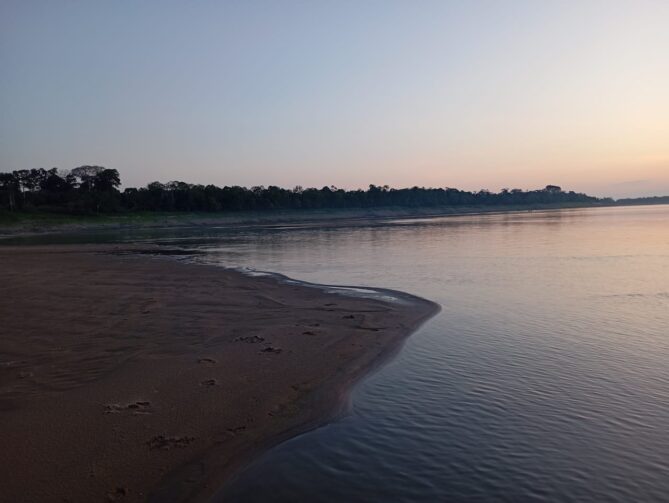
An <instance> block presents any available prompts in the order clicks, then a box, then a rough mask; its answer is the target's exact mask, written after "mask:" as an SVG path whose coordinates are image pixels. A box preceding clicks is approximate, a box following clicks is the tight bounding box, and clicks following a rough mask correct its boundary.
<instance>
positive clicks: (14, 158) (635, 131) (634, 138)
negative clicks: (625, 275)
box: [0, 0, 669, 197]
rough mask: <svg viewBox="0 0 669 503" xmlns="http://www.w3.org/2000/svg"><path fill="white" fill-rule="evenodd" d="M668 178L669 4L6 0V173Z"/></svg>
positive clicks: (1, 23) (632, 182) (355, 180)
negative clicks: (88, 168)
mask: <svg viewBox="0 0 669 503" xmlns="http://www.w3.org/2000/svg"><path fill="white" fill-rule="evenodd" d="M84 164H95V165H103V166H105V167H108V168H115V169H117V170H119V172H120V173H121V177H122V180H123V185H124V186H126V187H128V186H141V185H145V184H146V183H148V182H151V181H154V180H159V181H163V182H166V181H170V180H183V181H187V182H191V183H203V184H209V183H213V184H217V185H244V186H253V185H265V186H267V185H279V186H282V187H293V186H295V185H302V186H304V187H308V186H316V187H322V186H325V185H328V186H329V185H336V186H338V187H344V188H356V187H366V186H367V185H369V184H372V183H373V184H377V185H384V184H388V185H391V186H394V187H406V186H414V185H418V186H432V187H457V188H461V189H467V190H478V189H483V188H485V189H490V190H498V189H500V188H503V187H507V188H523V189H532V188H539V187H543V186H545V185H547V184H557V185H560V186H562V187H563V188H565V189H570V190H576V191H584V192H588V193H591V194H594V195H601V196H613V197H626V196H643V195H664V194H669V2H668V1H666V0H656V1H655V0H629V1H617V0H601V1H599V0H598V1H595V0H590V1H588V0H578V1H577V0H574V1H566V0H562V1H552V0H542V1H501V0H496V1H492V0H491V1H485V0H481V1H477V0H472V1H464V0H463V1H447V0H440V1H429V0H421V1H413V0H406V1H392V0H382V1H381V0H379V1H376V0H356V1H352V0H336V1H335V0H330V1H319V0H308V1H306V0H305V1H289V0H282V1H278V0H275V1H252V0H244V1H228V2H225V1H216V2H214V1H211V2H208V1H198V0H192V1H179V2H172V1H169V0H161V1H141V2H139V1H125V0H113V1H111V0H106V1H96V0H86V1H83V0H81V1H74V0H68V1H65V0H61V1H58V0H45V1H37V0H18V1H13V0H0V171H11V170H14V169H25V168H39V167H43V168H50V167H54V166H57V167H59V168H63V169H71V168H73V167H76V166H80V165H84Z"/></svg>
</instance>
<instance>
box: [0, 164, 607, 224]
mask: <svg viewBox="0 0 669 503" xmlns="http://www.w3.org/2000/svg"><path fill="white" fill-rule="evenodd" d="M120 186H121V178H120V175H119V172H118V171H117V170H115V169H107V168H104V167H102V166H80V167H78V168H74V169H72V170H70V171H62V170H59V169H58V168H52V169H48V170H46V169H42V168H40V169H30V170H18V171H12V172H5V173H3V172H0V209H2V210H5V211H10V212H22V211H23V212H25V211H44V212H56V213H70V214H89V213H124V212H138V211H165V212H168V211H169V212H227V211H268V210H287V209H294V210H299V209H330V208H332V209H334V208H377V207H393V206H394V207H437V206H512V205H513V206H517V205H521V206H522V205H528V206H531V205H546V204H588V203H611V202H613V201H612V200H611V199H599V198H596V197H592V196H588V195H586V194H582V193H576V192H573V191H568V192H567V191H564V190H562V188H561V187H559V186H557V185H547V186H546V187H544V188H542V189H537V190H528V191H526V190H521V189H502V190H501V191H500V192H491V191H488V190H479V191H476V192H470V191H464V190H458V189H454V188H450V187H444V188H425V187H411V188H402V189H395V188H391V187H388V186H387V185H384V186H377V185H370V186H369V188H367V189H366V190H362V189H357V190H345V189H340V188H337V187H334V186H329V187H322V188H320V189H318V188H302V187H299V186H298V187H295V188H293V189H284V188H281V187H276V186H273V185H271V186H269V187H264V186H256V187H251V188H246V187H239V186H225V187H217V186H215V185H199V184H190V183H186V182H180V181H172V182H167V183H161V182H152V183H149V184H148V185H147V186H146V187H142V188H126V189H124V190H122V191H121V190H119V187H120Z"/></svg>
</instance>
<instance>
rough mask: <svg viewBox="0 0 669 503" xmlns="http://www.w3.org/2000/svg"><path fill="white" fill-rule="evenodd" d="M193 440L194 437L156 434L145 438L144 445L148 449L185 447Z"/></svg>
mask: <svg viewBox="0 0 669 503" xmlns="http://www.w3.org/2000/svg"><path fill="white" fill-rule="evenodd" d="M194 441H195V437H188V436H184V437H166V436H165V435H156V436H155V437H152V438H151V439H150V440H147V442H146V445H148V446H149V449H152V450H153V449H165V450H168V449H171V448H172V447H186V446H188V444H190V443H192V442H194Z"/></svg>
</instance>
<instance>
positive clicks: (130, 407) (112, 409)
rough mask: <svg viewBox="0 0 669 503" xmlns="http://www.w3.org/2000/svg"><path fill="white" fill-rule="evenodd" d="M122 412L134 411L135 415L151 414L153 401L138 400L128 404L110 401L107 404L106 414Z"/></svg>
mask: <svg viewBox="0 0 669 503" xmlns="http://www.w3.org/2000/svg"><path fill="white" fill-rule="evenodd" d="M121 412H132V414H134V415H139V414H151V412H152V410H151V402H146V401H137V402H133V403H129V404H126V405H121V404H118V403H108V404H107V405H105V414H118V413H121Z"/></svg>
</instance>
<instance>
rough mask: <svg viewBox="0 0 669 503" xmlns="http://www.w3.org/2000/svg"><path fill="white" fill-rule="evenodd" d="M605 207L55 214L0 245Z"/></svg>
mask: <svg viewBox="0 0 669 503" xmlns="http://www.w3.org/2000/svg"><path fill="white" fill-rule="evenodd" d="M620 206H621V205H615V204H614V205H610V204H576V203H575V204H557V205H550V204H543V205H542V204H536V205H529V206H528V205H516V206H513V205H509V206H463V207H424V208H400V207H382V208H354V209H330V210H292V211H291V210H282V211H276V212H261V211H257V212H238V213H235V212H231V213H224V214H216V213H214V214H210V213H158V212H156V213H150V214H125V215H100V216H90V215H89V216H72V215H58V214H48V213H44V214H40V213H36V214H20V215H19V218H20V219H21V218H23V220H22V221H18V222H14V223H3V222H2V221H0V242H1V241H2V240H8V239H12V238H24V237H27V238H29V237H32V236H47V235H56V234H61V233H77V232H106V231H128V230H140V229H179V228H193V227H207V226H215V227H219V228H226V227H228V226H229V227H231V228H240V227H243V228H255V227H270V228H271V227H280V226H286V225H290V226H293V225H294V226H297V227H300V226H306V227H309V226H339V225H342V226H348V225H366V224H371V223H375V222H383V221H388V220H403V219H413V218H438V217H451V216H453V217H457V216H466V215H486V214H504V213H524V212H528V211H556V210H566V209H585V208H610V207H613V208H615V207H620Z"/></svg>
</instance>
